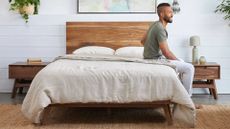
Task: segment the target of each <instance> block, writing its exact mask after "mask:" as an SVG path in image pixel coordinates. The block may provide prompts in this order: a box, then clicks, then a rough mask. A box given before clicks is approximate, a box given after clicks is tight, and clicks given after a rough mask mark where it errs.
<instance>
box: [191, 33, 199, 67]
mask: <svg viewBox="0 0 230 129" xmlns="http://www.w3.org/2000/svg"><path fill="white" fill-rule="evenodd" d="M199 45H200V37H199V36H191V37H190V46H193V49H192V63H198V48H197V46H199Z"/></svg>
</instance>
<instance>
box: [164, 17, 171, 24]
mask: <svg viewBox="0 0 230 129" xmlns="http://www.w3.org/2000/svg"><path fill="white" fill-rule="evenodd" d="M164 20H165V21H166V22H167V23H172V22H173V19H172V17H171V18H169V17H164Z"/></svg>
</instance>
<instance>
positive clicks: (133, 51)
mask: <svg viewBox="0 0 230 129" xmlns="http://www.w3.org/2000/svg"><path fill="white" fill-rule="evenodd" d="M143 52H144V47H122V48H119V49H117V50H116V51H115V55H117V56H123V57H133V58H143Z"/></svg>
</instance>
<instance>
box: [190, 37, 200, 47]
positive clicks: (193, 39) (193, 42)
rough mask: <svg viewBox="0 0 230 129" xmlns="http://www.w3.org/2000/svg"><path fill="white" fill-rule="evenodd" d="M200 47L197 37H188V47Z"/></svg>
mask: <svg viewBox="0 0 230 129" xmlns="http://www.w3.org/2000/svg"><path fill="white" fill-rule="evenodd" d="M199 45H200V37H199V36H191V37H190V46H199Z"/></svg>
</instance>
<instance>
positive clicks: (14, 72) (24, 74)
mask: <svg viewBox="0 0 230 129" xmlns="http://www.w3.org/2000/svg"><path fill="white" fill-rule="evenodd" d="M42 68H44V67H43V66H36V67H33V66H31V67H28V66H9V78H17V79H33V78H34V77H35V75H36V74H37V73H38V72H39V71H40V70H41V69H42Z"/></svg>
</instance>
